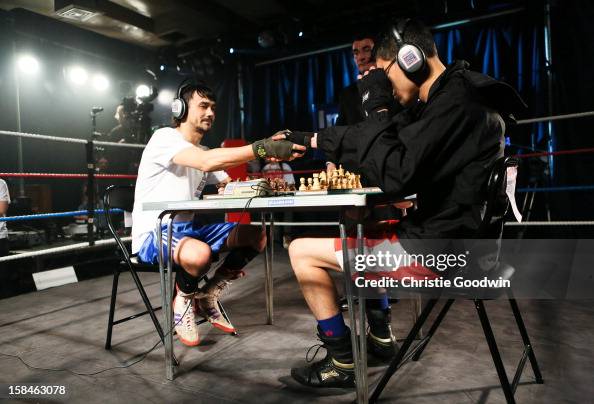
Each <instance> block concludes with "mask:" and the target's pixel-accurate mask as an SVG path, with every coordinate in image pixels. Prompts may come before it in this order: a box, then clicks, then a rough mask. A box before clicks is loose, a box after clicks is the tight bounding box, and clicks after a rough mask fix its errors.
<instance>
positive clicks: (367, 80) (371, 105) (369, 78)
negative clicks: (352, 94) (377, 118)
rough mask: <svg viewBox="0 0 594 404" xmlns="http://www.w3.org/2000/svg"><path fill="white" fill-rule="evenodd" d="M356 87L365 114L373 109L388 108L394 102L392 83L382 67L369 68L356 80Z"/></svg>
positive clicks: (367, 114)
mask: <svg viewBox="0 0 594 404" xmlns="http://www.w3.org/2000/svg"><path fill="white" fill-rule="evenodd" d="M357 88H358V89H359V94H360V95H361V106H362V107H363V110H364V111H365V115H366V116H369V115H370V114H371V113H372V112H374V111H377V110H380V109H383V108H389V107H390V106H391V105H392V104H393V103H394V96H393V95H392V83H391V82H390V79H389V78H388V76H387V75H386V73H385V72H384V70H383V69H373V70H370V71H369V73H368V74H366V75H365V76H363V77H362V78H361V79H360V80H359V81H358V82H357Z"/></svg>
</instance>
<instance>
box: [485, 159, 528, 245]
mask: <svg viewBox="0 0 594 404" xmlns="http://www.w3.org/2000/svg"><path fill="white" fill-rule="evenodd" d="M518 164H519V161H518V159H516V158H514V157H501V158H500V159H498V160H497V161H496V162H495V164H494V165H493V168H492V169H491V173H490V175H489V180H488V181H487V189H486V191H487V201H486V203H485V208H484V216H483V219H482V221H481V224H480V226H479V229H478V231H477V234H476V238H478V239H499V238H501V235H502V233H503V225H504V224H505V215H506V213H507V210H508V208H509V198H508V196H507V192H506V191H507V169H508V168H510V167H516V168H517V167H518Z"/></svg>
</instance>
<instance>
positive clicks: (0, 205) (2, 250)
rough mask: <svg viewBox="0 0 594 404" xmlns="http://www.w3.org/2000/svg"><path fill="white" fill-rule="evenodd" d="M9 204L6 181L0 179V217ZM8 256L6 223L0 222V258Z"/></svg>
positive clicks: (3, 214)
mask: <svg viewBox="0 0 594 404" xmlns="http://www.w3.org/2000/svg"><path fill="white" fill-rule="evenodd" d="M9 204H10V194H9V193H8V186H7V185H6V181H4V180H3V179H0V217H5V216H6V212H7V211H8V205H9ZM4 255H8V229H7V228H6V222H0V257H2V256H4Z"/></svg>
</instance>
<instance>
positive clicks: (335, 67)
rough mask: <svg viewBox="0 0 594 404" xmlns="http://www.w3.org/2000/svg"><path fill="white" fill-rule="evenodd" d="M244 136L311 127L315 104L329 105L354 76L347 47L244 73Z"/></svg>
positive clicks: (313, 119) (352, 64) (313, 127)
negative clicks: (248, 78) (245, 130)
mask: <svg viewBox="0 0 594 404" xmlns="http://www.w3.org/2000/svg"><path fill="white" fill-rule="evenodd" d="M246 77H251V79H250V80H249V82H248V81H246V86H245V100H246V128H247V135H246V137H247V138H248V139H250V140H252V139H259V138H261V137H264V136H268V135H270V134H272V133H274V132H275V131H277V130H279V129H283V128H299V129H303V130H313V129H315V128H316V127H317V114H316V112H317V109H318V107H319V106H322V105H327V104H333V103H335V102H336V100H337V96H338V94H339V93H340V91H341V90H342V89H343V88H345V87H346V86H348V85H349V84H351V83H353V82H354V81H355V80H356V78H357V67H356V65H355V63H354V61H353V58H352V55H351V50H350V48H348V47H347V48H344V49H341V50H336V51H332V52H328V53H323V54H317V55H312V56H307V57H302V58H299V59H294V60H289V61H286V62H282V63H275V64H270V65H265V66H261V67H253V66H252V67H251V68H249V71H248V72H247V74H246Z"/></svg>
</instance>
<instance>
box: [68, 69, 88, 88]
mask: <svg viewBox="0 0 594 404" xmlns="http://www.w3.org/2000/svg"><path fill="white" fill-rule="evenodd" d="M68 78H69V79H70V81H71V82H73V83H74V84H77V85H81V84H84V83H86V81H87V79H88V78H89V75H88V73H87V71H86V70H85V69H83V68H82V67H80V66H72V67H70V68H68Z"/></svg>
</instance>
